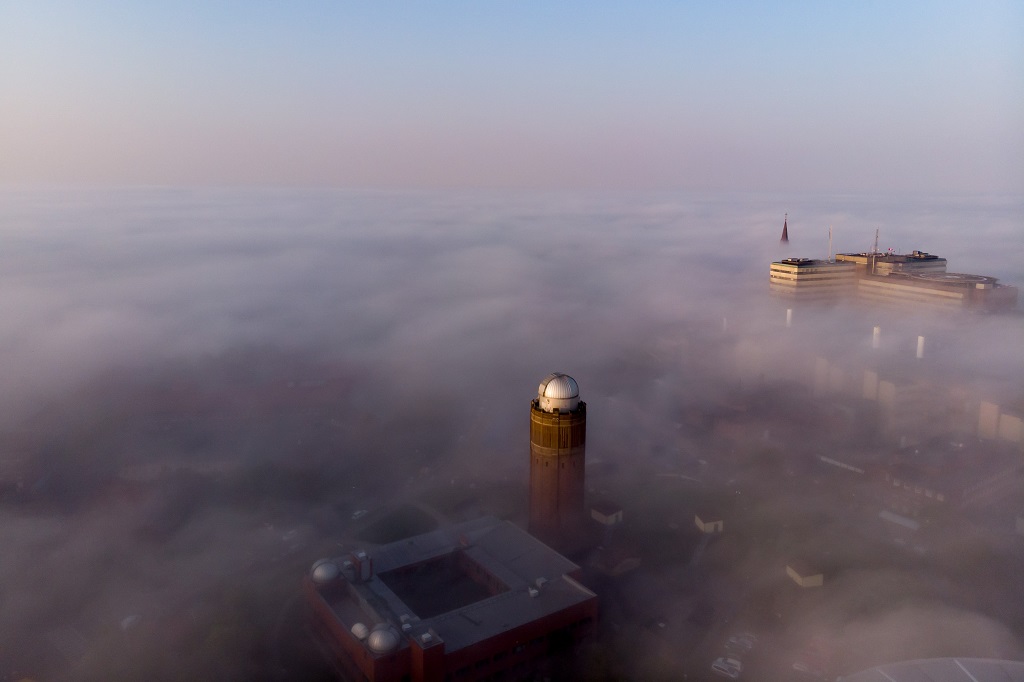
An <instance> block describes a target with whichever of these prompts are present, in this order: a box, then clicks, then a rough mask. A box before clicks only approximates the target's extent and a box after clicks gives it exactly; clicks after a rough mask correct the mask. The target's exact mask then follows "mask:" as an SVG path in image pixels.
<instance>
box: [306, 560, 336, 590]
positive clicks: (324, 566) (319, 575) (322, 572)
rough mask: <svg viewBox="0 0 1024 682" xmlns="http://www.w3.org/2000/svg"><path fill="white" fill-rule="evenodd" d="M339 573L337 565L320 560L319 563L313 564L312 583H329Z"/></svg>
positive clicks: (329, 561)
mask: <svg viewBox="0 0 1024 682" xmlns="http://www.w3.org/2000/svg"><path fill="white" fill-rule="evenodd" d="M340 573H341V569H339V568H338V564H336V563H334V562H333V561H331V560H330V559H320V561H317V562H316V563H315V564H313V570H312V576H313V582H315V583H316V584H318V585H323V584H324V583H329V582H331V581H332V580H334V579H335V578H337V577H338V574H340Z"/></svg>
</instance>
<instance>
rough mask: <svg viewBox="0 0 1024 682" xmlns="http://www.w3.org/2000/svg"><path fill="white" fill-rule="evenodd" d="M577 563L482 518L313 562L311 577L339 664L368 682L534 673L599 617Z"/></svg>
mask: <svg viewBox="0 0 1024 682" xmlns="http://www.w3.org/2000/svg"><path fill="white" fill-rule="evenodd" d="M580 577H581V571H580V568H579V567H578V566H577V565H576V564H574V563H572V562H571V561H569V560H568V559H566V558H565V557H563V556H562V555H560V554H558V553H557V552H555V551H554V550H552V549H551V548H549V547H547V546H545V545H544V544H543V543H541V542H540V541H539V540H537V539H536V538H534V537H532V536H530V535H529V534H527V533H526V532H525V531H523V530H521V529H520V528H518V527H516V526H514V525H513V524H511V523H509V522H507V521H499V520H498V519H496V518H494V517H483V518H479V519H476V520H473V521H467V522H465V523H460V524H458V525H455V526H451V527H448V528H443V529H439V530H436V531H433V532H431V533H426V534H423V535H419V536H416V537H412V538H407V539H404V540H399V541H397V542H393V543H391V544H388V545H383V546H381V547H377V548H375V549H373V550H370V551H362V550H355V551H352V552H350V553H347V554H343V555H342V556H339V557H334V558H328V559H321V560H320V561H317V562H316V563H315V564H313V566H312V569H311V570H310V572H309V574H308V575H307V576H306V579H305V581H304V588H305V593H306V597H307V599H308V601H309V604H310V605H311V607H312V610H313V613H314V618H315V623H316V626H317V629H318V630H319V632H320V635H321V639H322V641H323V642H325V643H326V644H327V647H328V648H329V652H330V655H331V657H332V660H333V661H334V662H335V663H336V665H337V667H338V669H339V672H341V673H343V674H344V675H345V676H346V677H348V678H350V679H353V680H366V681H369V682H391V681H393V682H400V681H403V680H407V681H409V682H428V681H429V682H440V681H441V680H457V681H462V680H482V679H499V678H501V679H523V678H530V677H531V675H534V674H535V673H536V672H537V671H538V669H539V668H541V667H542V666H543V665H544V663H545V661H546V660H548V659H549V657H550V656H551V655H552V654H553V653H556V652H559V651H565V650H569V649H571V648H572V647H573V646H574V645H575V644H576V643H577V642H579V641H580V640H582V639H583V638H585V637H586V636H588V635H589V634H590V633H591V632H592V631H593V629H594V627H595V626H596V621H597V596H596V595H595V594H594V593H593V592H591V591H590V590H588V589H587V588H586V587H584V586H583V585H581V584H580V583H579V582H578V580H579V579H580Z"/></svg>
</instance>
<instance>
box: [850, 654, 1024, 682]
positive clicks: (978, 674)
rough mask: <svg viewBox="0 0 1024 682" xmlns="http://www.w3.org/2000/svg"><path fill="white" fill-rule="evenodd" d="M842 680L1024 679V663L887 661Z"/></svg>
mask: <svg viewBox="0 0 1024 682" xmlns="http://www.w3.org/2000/svg"><path fill="white" fill-rule="evenodd" d="M839 679H840V680H841V681H842V682H1024V663H1022V662H1020V661H999V660H994V659H985V658H929V659H922V660H917V661H903V662H901V663H888V664H886V665H880V666H877V667H875V668H871V669H870V670H864V671H862V672H859V673H857V674H855V675H848V676H846V677H841V678H839Z"/></svg>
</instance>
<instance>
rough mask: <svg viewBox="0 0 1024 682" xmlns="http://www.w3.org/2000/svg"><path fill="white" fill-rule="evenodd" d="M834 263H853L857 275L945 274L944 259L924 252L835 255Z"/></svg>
mask: <svg viewBox="0 0 1024 682" xmlns="http://www.w3.org/2000/svg"><path fill="white" fill-rule="evenodd" d="M836 261H837V262H840V263H853V264H854V265H856V266H857V274H858V275H859V276H861V277H863V276H865V275H891V274H892V273H894V272H895V273H906V274H918V273H922V272H945V271H946V259H945V258H939V257H938V256H935V255H932V254H930V253H925V252H924V251H911V252H910V253H908V254H899V253H892V252H887V253H882V252H880V251H879V252H864V253H837V254H836Z"/></svg>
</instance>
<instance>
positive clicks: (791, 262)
mask: <svg viewBox="0 0 1024 682" xmlns="http://www.w3.org/2000/svg"><path fill="white" fill-rule="evenodd" d="M856 270H857V268H856V266H855V265H854V264H853V263H838V262H832V261H824V260H815V259H813V258H784V259H782V260H781V261H776V262H774V263H772V264H771V266H770V268H769V280H768V283H769V287H770V291H771V293H772V294H774V295H777V296H781V297H783V298H789V299H798V300H802V301H812V300H834V299H836V298H839V297H840V296H846V295H849V294H850V293H851V292H852V291H853V289H854V287H855V286H856V283H857V275H856Z"/></svg>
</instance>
